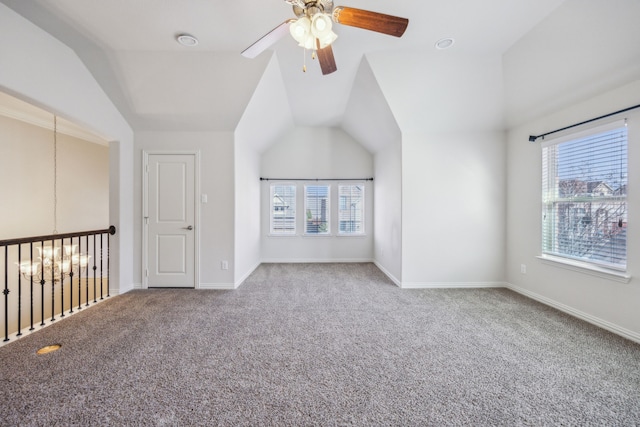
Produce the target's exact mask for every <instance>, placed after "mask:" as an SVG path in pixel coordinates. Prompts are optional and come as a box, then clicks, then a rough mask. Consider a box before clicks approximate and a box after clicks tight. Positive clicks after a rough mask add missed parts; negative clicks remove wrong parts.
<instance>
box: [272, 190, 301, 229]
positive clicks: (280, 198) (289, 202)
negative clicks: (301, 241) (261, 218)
mask: <svg viewBox="0 0 640 427" xmlns="http://www.w3.org/2000/svg"><path fill="white" fill-rule="evenodd" d="M270 233H271V234H274V235H294V234H296V186H295V185H272V186H271V230H270Z"/></svg>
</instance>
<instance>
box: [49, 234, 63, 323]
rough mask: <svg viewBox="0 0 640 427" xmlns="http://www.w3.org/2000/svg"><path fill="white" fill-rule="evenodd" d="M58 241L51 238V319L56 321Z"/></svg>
mask: <svg viewBox="0 0 640 427" xmlns="http://www.w3.org/2000/svg"><path fill="white" fill-rule="evenodd" d="M61 270H62V268H61ZM55 305H56V241H55V240H53V239H51V321H52V322H53V321H55V320H56V318H55V316H54V314H55V312H56V308H55Z"/></svg>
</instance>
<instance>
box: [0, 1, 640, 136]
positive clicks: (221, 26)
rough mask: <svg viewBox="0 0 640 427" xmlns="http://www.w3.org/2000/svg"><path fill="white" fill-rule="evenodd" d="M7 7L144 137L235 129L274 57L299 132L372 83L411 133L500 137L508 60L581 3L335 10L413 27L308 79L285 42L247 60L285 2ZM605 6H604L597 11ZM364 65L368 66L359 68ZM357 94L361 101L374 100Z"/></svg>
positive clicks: (332, 116) (288, 14) (340, 113)
mask: <svg viewBox="0 0 640 427" xmlns="http://www.w3.org/2000/svg"><path fill="white" fill-rule="evenodd" d="M0 1H2V3H5V4H6V5H8V6H9V7H11V8H13V9H14V10H16V11H17V12H18V13H20V14H22V15H23V16H25V17H26V18H27V19H29V20H31V21H32V22H34V23H35V24H36V25H38V26H40V27H41V28H43V29H45V30H46V31H48V32H49V33H51V34H52V35H54V36H55V37H57V38H59V39H60V40H61V41H63V42H64V43H65V44H67V45H68V46H70V47H71V48H72V49H74V50H75V51H76V53H77V54H78V55H79V57H80V58H81V59H82V60H83V61H84V63H85V64H86V66H87V68H88V69H89V70H90V71H91V72H92V73H93V74H94V75H95V76H96V79H97V80H98V82H99V83H100V84H101V85H102V87H103V88H104V89H105V92H106V93H107V94H108V95H109V96H110V97H111V99H112V100H113V102H114V104H115V105H116V107H117V108H118V109H119V110H120V111H121V112H122V114H123V116H124V117H125V118H126V119H127V121H128V122H129V124H130V125H131V126H132V127H133V129H134V130H136V131H138V130H182V131H184V130H234V129H235V128H236V126H237V124H238V122H239V121H240V119H241V117H242V114H243V112H244V111H245V109H246V107H247V104H248V103H249V101H250V99H251V97H252V96H253V93H254V90H255V89H256V87H257V86H258V85H259V82H260V80H261V78H262V75H263V73H264V72H265V70H266V69H267V67H268V64H269V63H270V60H271V59H272V56H273V55H275V57H276V58H277V61H278V63H279V70H280V72H281V75H282V80H283V81H284V90H285V92H286V96H287V99H288V103H289V107H290V109H291V115H292V117H293V122H294V123H295V124H296V125H299V126H339V125H341V124H342V123H343V118H344V116H345V109H346V108H347V105H348V104H349V99H350V95H351V93H352V88H353V87H354V85H355V86H356V87H358V85H357V84H356V83H357V80H358V79H360V78H361V77H362V78H365V79H369V78H370V76H371V75H372V74H373V75H375V78H376V79H378V80H379V81H380V85H381V87H382V91H383V92H384V96H385V97H386V98H387V100H388V103H389V105H390V106H391V109H392V110H393V111H394V114H395V115H396V116H397V117H399V124H400V125H401V128H402V129H403V130H405V129H413V128H416V127H420V126H421V125H422V124H421V121H423V120H424V116H425V115H428V116H429V117H430V118H431V120H432V121H433V123H434V126H435V129H436V130H437V127H438V124H439V125H442V124H443V123H447V121H449V122H452V123H455V121H456V120H458V118H459V117H460V116H468V117H469V118H472V119H473V120H474V121H475V122H478V123H480V122H482V123H484V124H485V127H491V128H495V127H500V126H503V123H504V103H503V101H504V100H503V95H504V94H503V93H502V91H503V90H504V89H503V76H502V73H503V61H502V58H503V55H504V54H505V52H507V51H508V50H509V48H510V47H512V46H513V45H515V44H516V43H518V42H519V41H520V40H522V39H523V38H524V37H525V36H526V35H527V34H529V33H530V32H532V30H533V29H534V28H536V26H538V25H539V24H540V23H541V22H543V20H545V18H547V17H549V16H550V15H551V14H553V13H554V11H556V9H559V6H561V5H562V4H563V3H572V4H575V5H576V6H575V7H574V9H575V8H576V7H579V6H580V4H581V1H576V0H566V2H565V0H518V1H514V0H483V1H477V0H447V1H433V0H406V1H391V0H386V1H385V0H344V2H342V1H340V0H336V5H344V6H351V7H357V8H362V9H367V10H373V11H376V12H382V13H387V14H391V15H396V16H401V17H406V18H409V27H408V29H407V31H406V33H405V35H404V36H403V37H402V38H400V39H398V38H395V37H390V36H386V35H381V34H378V33H374V32H370V31H365V30H361V29H357V28H351V27H346V26H342V25H336V26H335V32H336V33H337V34H338V36H339V38H338V40H337V41H336V42H335V43H334V45H333V51H334V54H335V59H336V63H337V66H338V71H337V72H335V73H333V74H331V75H328V76H322V75H321V73H320V70H319V66H318V64H317V61H311V60H310V59H309V58H308V57H307V61H306V62H307V72H306V73H303V72H302V62H303V51H302V49H301V48H299V47H297V45H296V43H295V42H294V41H293V39H291V38H290V37H289V36H288V35H285V37H283V38H282V39H281V40H280V41H278V42H277V43H276V44H275V45H274V46H273V47H272V49H270V50H269V51H267V52H264V53H262V54H261V55H259V56H258V57H257V58H255V59H246V58H244V57H242V56H241V55H240V52H241V51H242V50H243V49H244V48H246V47H248V46H249V45H250V44H251V43H253V42H254V41H255V40H257V39H258V38H260V37H261V36H262V35H264V34H265V33H267V32H268V31H269V30H271V29H272V28H274V27H275V26H277V25H278V24H280V23H281V22H283V21H284V20H286V19H288V18H292V17H294V15H293V13H292V11H291V6H289V5H288V4H286V3H285V2H284V1H283V0H235V1H230V0H228V1H217V0H135V1H132V0H0ZM582 1H587V0H582ZM598 1H599V2H601V3H604V2H603V0H590V2H591V3H594V2H598ZM616 1H624V2H626V3H630V2H631V3H637V0H616ZM179 33H189V34H192V35H194V36H196V37H197V38H198V39H199V41H200V43H199V45H198V46H196V47H192V48H185V47H183V46H180V45H179V44H178V43H176V41H175V36H176V35H177V34H179ZM442 37H454V38H455V40H456V43H455V44H454V46H453V47H452V48H450V49H449V50H446V51H438V50H436V49H435V48H434V43H435V42H436V41H437V40H438V39H440V38H442ZM274 52H275V53H274ZM365 56H366V58H368V59H369V61H368V66H366V67H361V63H362V61H363V58H364V57H365ZM514 57H516V56H514ZM369 67H370V68H369ZM513 67H515V65H513ZM358 70H363V71H360V72H359V71H358ZM371 70H373V71H371ZM359 73H365V74H364V77H363V76H361V75H360V74H359ZM567 79H568V80H567V81H570V76H569V77H568V78H567ZM560 84H561V83H560ZM361 86H362V85H360V86H359V88H358V90H357V91H354V94H356V93H362V91H363V90H366V88H364V89H363V88H362V87H361ZM374 90H376V91H380V88H377V87H376V88H374ZM511 102H512V103H513V102H515V101H513V100H511ZM516 104H517V102H516ZM456 105H457V106H456ZM516 106H517V105H516ZM416 111H418V112H422V113H423V114H422V115H420V114H415V112H416Z"/></svg>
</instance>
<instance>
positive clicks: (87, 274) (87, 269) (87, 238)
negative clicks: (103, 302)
mask: <svg viewBox="0 0 640 427" xmlns="http://www.w3.org/2000/svg"><path fill="white" fill-rule="evenodd" d="M85 237H86V242H87V257H88V256H89V235H88V234H87V235H86V236H85ZM85 279H86V281H85V286H86V288H87V303H86V304H85V307H89V260H88V259H87V267H86V274H85Z"/></svg>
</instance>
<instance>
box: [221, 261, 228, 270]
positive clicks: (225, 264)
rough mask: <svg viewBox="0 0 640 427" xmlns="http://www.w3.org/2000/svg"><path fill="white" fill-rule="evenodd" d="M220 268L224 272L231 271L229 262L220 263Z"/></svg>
mask: <svg viewBox="0 0 640 427" xmlns="http://www.w3.org/2000/svg"><path fill="white" fill-rule="evenodd" d="M220 268H221V269H223V270H228V269H229V261H222V262H221V263H220Z"/></svg>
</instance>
